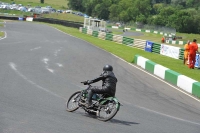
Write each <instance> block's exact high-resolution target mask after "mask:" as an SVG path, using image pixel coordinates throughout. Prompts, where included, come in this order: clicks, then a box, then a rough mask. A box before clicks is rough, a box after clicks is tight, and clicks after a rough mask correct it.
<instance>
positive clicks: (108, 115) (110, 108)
mask: <svg viewBox="0 0 200 133" xmlns="http://www.w3.org/2000/svg"><path fill="white" fill-rule="evenodd" d="M117 104H119V103H117V102H115V101H114V100H112V101H109V102H108V103H107V104H105V105H103V106H102V107H101V108H100V110H99V112H98V116H97V119H98V120H100V121H108V120H110V119H112V118H113V117H114V116H115V115H116V114H117V112H118V109H117Z"/></svg>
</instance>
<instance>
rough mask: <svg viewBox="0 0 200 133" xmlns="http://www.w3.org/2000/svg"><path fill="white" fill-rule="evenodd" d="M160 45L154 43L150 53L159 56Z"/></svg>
mask: <svg viewBox="0 0 200 133" xmlns="http://www.w3.org/2000/svg"><path fill="white" fill-rule="evenodd" d="M160 47H161V45H160V44H157V43H154V44H153V47H152V53H156V54H160Z"/></svg>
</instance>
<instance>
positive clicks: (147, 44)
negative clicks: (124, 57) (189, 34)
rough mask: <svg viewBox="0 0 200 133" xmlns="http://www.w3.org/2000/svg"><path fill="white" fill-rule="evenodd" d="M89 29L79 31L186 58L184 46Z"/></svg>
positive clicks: (199, 64) (149, 50)
mask: <svg viewBox="0 0 200 133" xmlns="http://www.w3.org/2000/svg"><path fill="white" fill-rule="evenodd" d="M87 30H89V29H87V28H82V27H80V29H79V31H80V32H82V33H84V34H89V35H91V36H94V37H98V38H100V39H103V40H109V41H114V42H116V43H119V44H124V45H127V46H130V47H135V48H138V49H142V50H145V51H147V52H152V53H156V54H161V55H164V56H168V57H171V58H174V59H180V60H183V59H184V49H183V48H179V47H174V46H170V45H166V44H158V43H154V42H151V41H147V40H141V39H133V38H128V37H124V36H120V35H114V34H111V33H106V32H102V31H92V30H89V32H87ZM149 32H151V31H149ZM196 58H197V59H198V60H197V61H196V65H195V67H196V68H200V63H198V62H200V60H199V56H198V57H196Z"/></svg>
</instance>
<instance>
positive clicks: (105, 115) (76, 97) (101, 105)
mask: <svg viewBox="0 0 200 133" xmlns="http://www.w3.org/2000/svg"><path fill="white" fill-rule="evenodd" d="M85 82H87V81H83V82H81V83H83V84H84V83H85ZM87 85H88V87H87V89H84V90H81V91H77V92H75V93H74V94H72V95H71V96H70V98H69V99H68V101H67V102H66V110H67V111H68V112H73V111H75V110H77V109H78V108H79V107H81V108H82V109H84V110H85V111H86V112H87V113H88V114H91V115H96V116H97V119H98V120H101V121H108V120H110V119H112V118H113V117H114V116H115V115H116V114H117V112H118V111H119V109H120V106H121V104H120V102H119V101H118V99H117V98H116V97H111V96H109V95H108V94H94V95H93V96H92V103H93V104H92V106H91V107H90V108H86V107H85V106H84V105H83V104H82V103H84V102H86V99H87V96H88V93H87V90H88V89H89V88H90V87H91V85H90V84H87Z"/></svg>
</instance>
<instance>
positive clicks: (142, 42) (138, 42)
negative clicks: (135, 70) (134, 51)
mask: <svg viewBox="0 0 200 133" xmlns="http://www.w3.org/2000/svg"><path fill="white" fill-rule="evenodd" d="M145 46H146V40H142V39H134V44H133V47H136V48H139V49H144V48H145Z"/></svg>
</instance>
